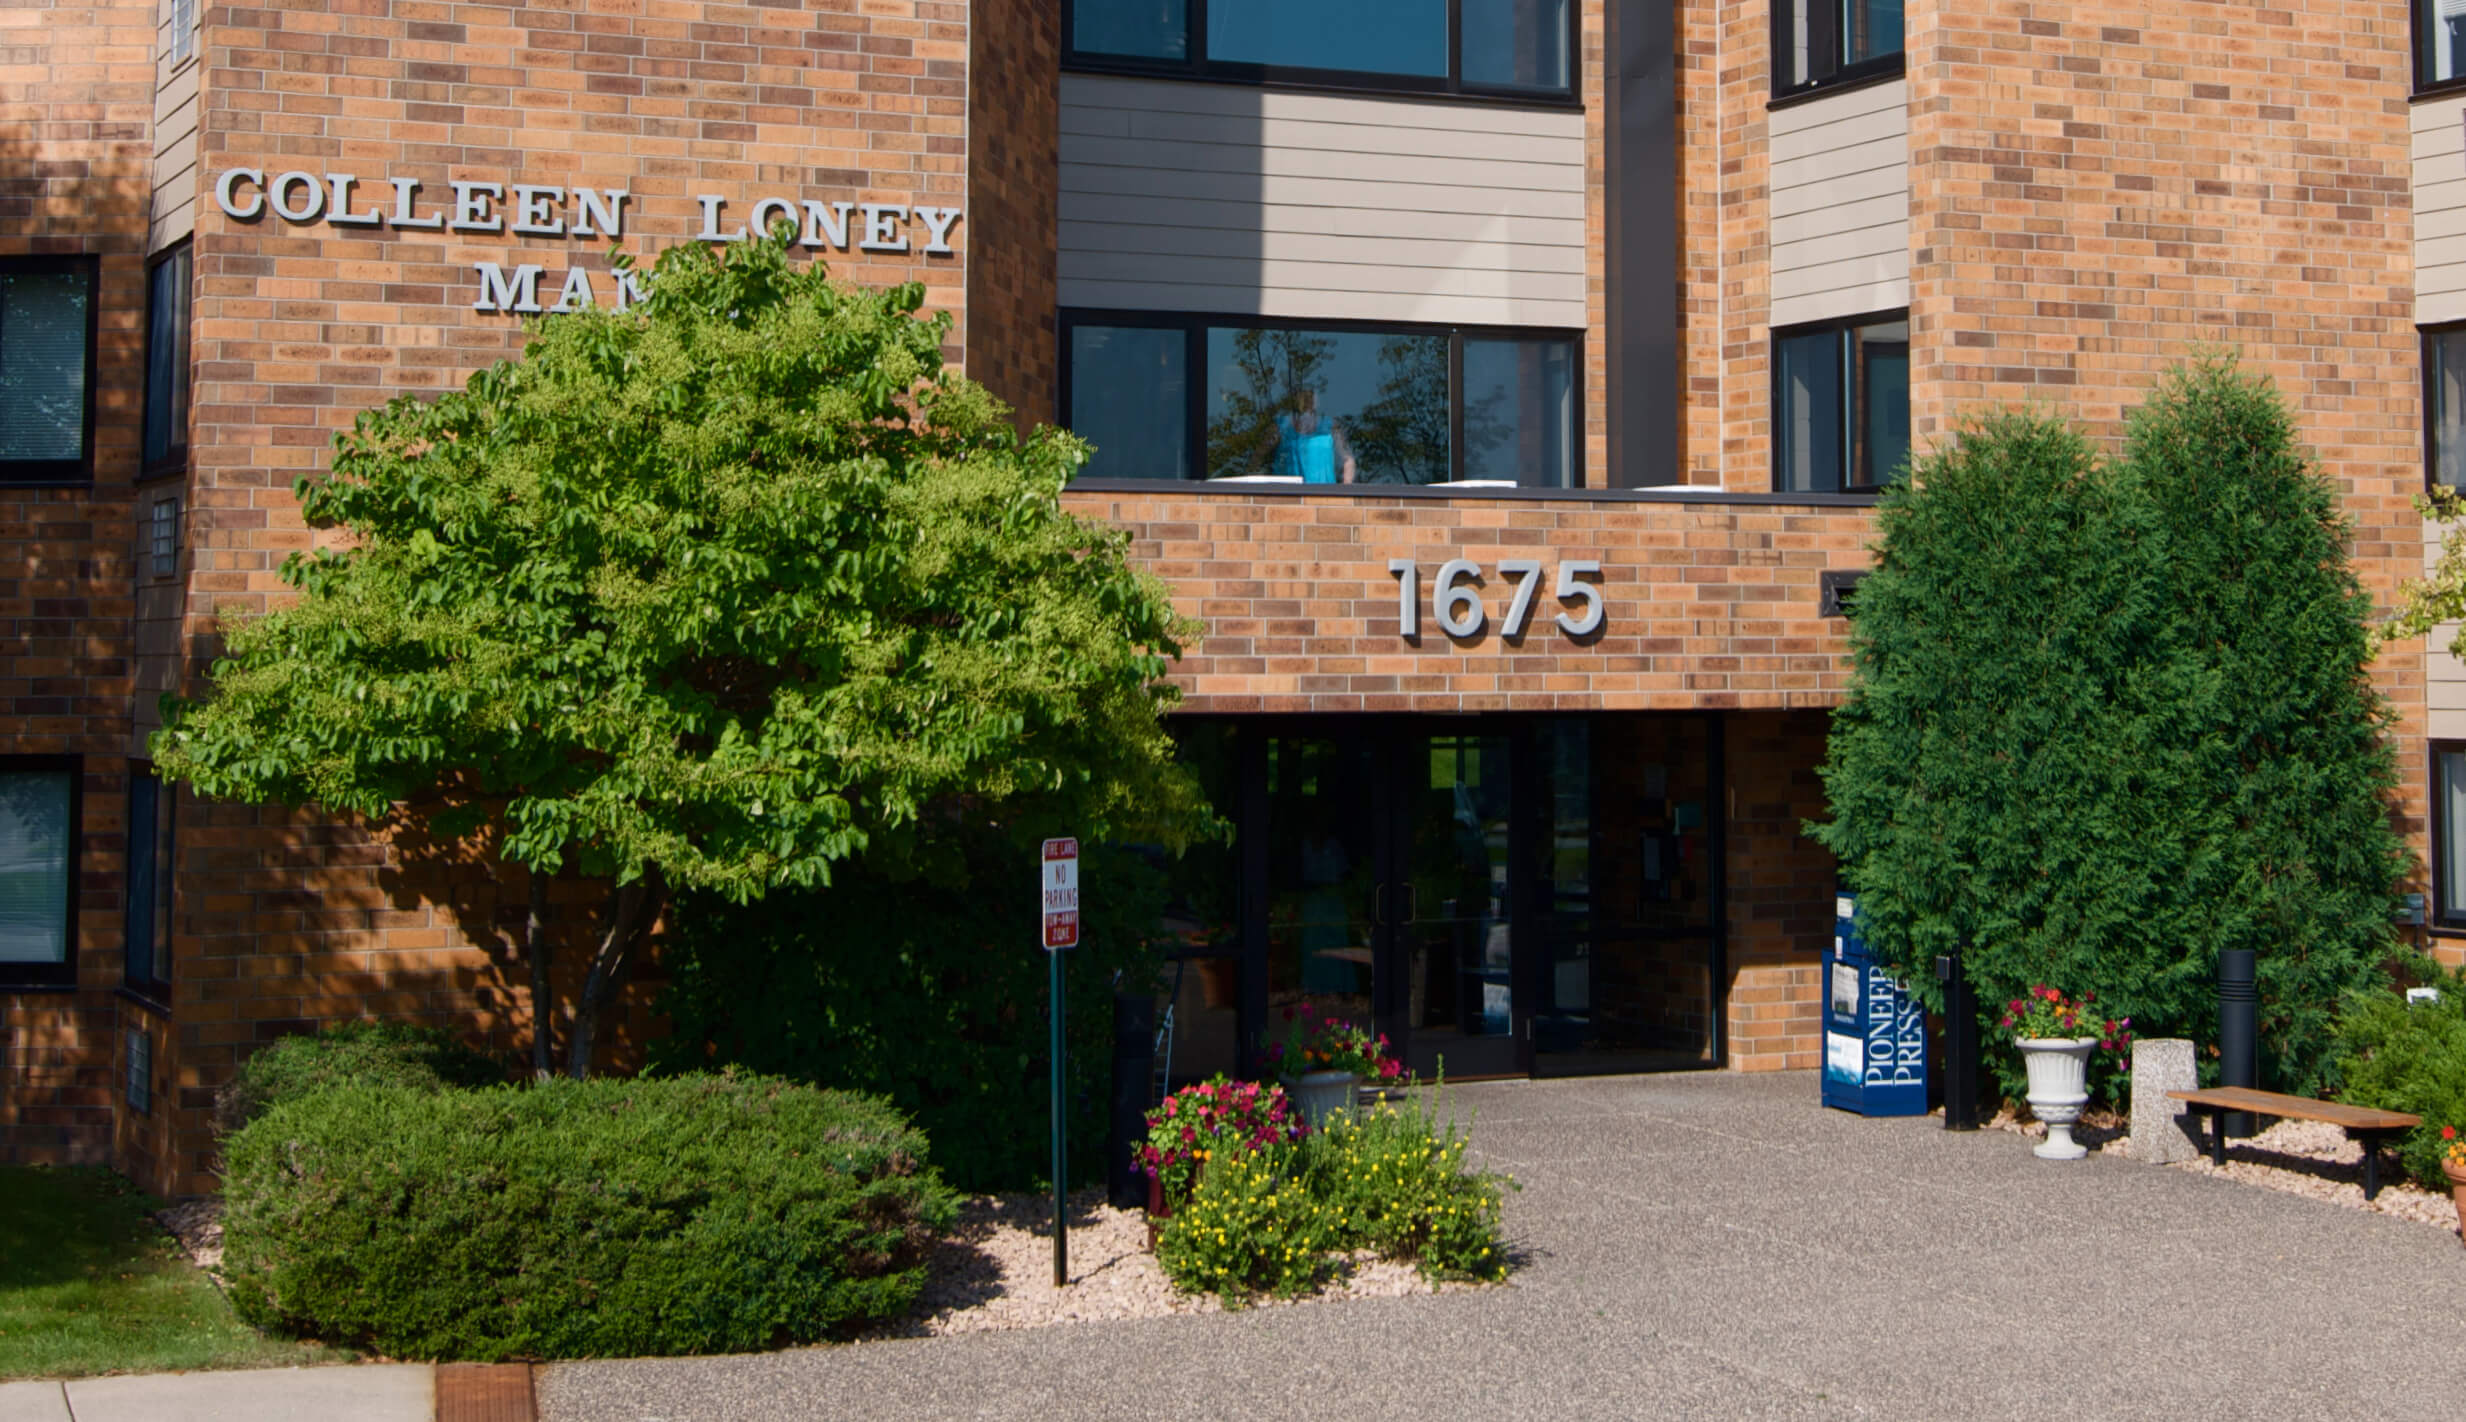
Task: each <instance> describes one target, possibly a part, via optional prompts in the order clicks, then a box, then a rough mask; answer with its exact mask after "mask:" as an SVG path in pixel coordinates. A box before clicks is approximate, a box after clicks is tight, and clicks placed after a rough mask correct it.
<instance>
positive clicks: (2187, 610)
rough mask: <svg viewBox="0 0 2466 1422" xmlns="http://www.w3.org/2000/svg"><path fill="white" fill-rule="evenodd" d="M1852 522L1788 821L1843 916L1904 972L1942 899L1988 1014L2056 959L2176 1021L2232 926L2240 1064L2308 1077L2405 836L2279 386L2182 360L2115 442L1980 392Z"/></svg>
mask: <svg viewBox="0 0 2466 1422" xmlns="http://www.w3.org/2000/svg"><path fill="white" fill-rule="evenodd" d="M1879 532H1880V540H1879V543H1878V546H1877V550H1876V552H1877V559H1876V567H1875V569H1874V571H1873V572H1872V573H1871V574H1870V575H1869V576H1868V577H1867V578H1866V579H1865V580H1864V581H1863V582H1862V583H1861V584H1860V585H1859V587H1858V591H1857V596H1856V600H1855V606H1854V610H1853V615H1852V618H1851V626H1850V635H1851V649H1852V657H1853V662H1854V670H1853V676H1852V683H1851V690H1850V694H1849V698H1848V700H1847V703H1846V704H1845V705H1844V706H1843V707H1842V708H1841V709H1840V710H1839V711H1838V712H1836V713H1835V715H1834V718H1833V728H1832V739H1831V746H1830V751H1829V755H1828V758H1827V762H1826V764H1825V767H1824V778H1825V785H1826V789H1827V792H1828V796H1829V799H1830V808H1831V816H1832V817H1831V819H1830V821H1829V822H1828V823H1824V824H1820V825H1812V826H1810V827H1809V829H1810V833H1812V834H1814V835H1815V837H1816V838H1817V839H1818V840H1820V841H1821V842H1822V843H1823V844H1824V845H1825V846H1826V847H1828V848H1830V849H1831V850H1832V851H1833V852H1834V854H1836V855H1837V856H1838V857H1839V859H1840V862H1841V870H1842V875H1843V877H1844V878H1845V879H1846V880H1847V881H1848V884H1849V886H1850V887H1851V888H1852V889H1853V890H1855V891H1856V892H1857V894H1858V896H1859V900H1858V906H1859V914H1860V916H1861V918H1862V920H1863V926H1864V930H1865V932H1866V935H1867V939H1868V942H1869V943H1870V944H1871V945H1872V946H1873V948H1874V949H1875V950H1876V952H1877V953H1878V954H1879V955H1880V956H1881V957H1882V958H1883V959H1884V961H1885V962H1887V963H1888V964H1890V965H1891V966H1892V967H1894V968H1895V969H1896V970H1897V971H1899V972H1900V973H1901V974H1903V975H1904V976H1905V978H1906V980H1907V981H1909V982H1910V983H1911V985H1912V986H1913V987H1914V988H1915V989H1916V990H1917V991H1918V992H1919V993H1920V994H1921V995H1922V996H1924V997H1926V998H1927V999H1928V1000H1929V1002H1930V1005H1932V1006H1937V1007H1940V1006H1941V997H1940V988H1939V986H1938V984H1937V981H1936V977H1935V973H1934V971H1933V960H1934V959H1935V957H1936V956H1937V955H1939V954H1943V953H1948V952H1950V951H1952V949H1953V947H1954V944H1955V942H1956V939H1957V938H1958V937H1959V936H1960V935H1962V934H1963V933H1966V934H1967V935H1968V936H1969V939H1970V947H1969V949H1968V953H1967V960H1966V961H1967V967H1968V974H1969V978H1970V980H1971V982H1972V984H1973V985H1974V986H1975V987H1976V989H1977V993H1978V998H1979V1002H1980V1004H1981V1006H1982V1008H1983V1009H1984V1013H1983V1014H1982V1015H1983V1016H1986V1017H1992V1016H1993V1015H1994V1014H1996V1013H2000V1012H2001V1011H2002V1010H2003V1004H2005V1003H2007V1002H2009V1001H2011V1000H2013V999H2015V998H2020V997H2022V996H2024V995H2025V993H2026V991H2027V989H2028V987H2029V985H2030V984H2033V983H2061V984H2064V985H2065V986H2066V987H2067V988H2068V989H2070V990H2072V991H2075V992H2094V993H2096V994H2097V1001H2098V1004H2099V1008H2100V1010H2101V1011H2102V1012H2103V1013H2106V1014H2108V1015H2111V1016H2114V1017H2119V1018H2120V1017H2129V1018H2131V1019H2132V1024H2133V1030H2134V1031H2135V1033H2136V1034H2138V1035H2140V1036H2143V1037H2170V1036H2172V1037H2189V1038H2192V1039H2194V1040H2196V1041H2201V1042H2212V1041H2214V1040H2215V1035H2216V1021H2217V1010H2216V996H2215V984H2216V967H2217V960H2218V953H2219V952H2220V950H2222V949H2228V948H2251V949H2255V950H2257V952H2258V955H2259V978H2260V992H2261V1022H2260V1027H2261V1032H2260V1041H2261V1051H2262V1064H2261V1065H2262V1078H2263V1084H2264V1085H2266V1086H2269V1087H2272V1088H2275V1089H2278V1090H2285V1091H2294V1092H2306V1093H2308V1092H2311V1091H2313V1090H2315V1089H2317V1088H2318V1087H2320V1086H2321V1085H2322V1084H2323V1082H2324V1081H2325V1080H2326V1079H2327V1074H2328V1072H2329V1069H2330V1066H2331V1054H2332V1042H2331V1034H2332V1025H2333V1024H2332V1016H2333V1013H2334V1010H2335V1007H2336V1004H2337V1003H2338V1002H2339V1001H2340V999H2341V998H2342V997H2344V996H2345V995H2346V994H2347V993H2348V992H2350V991H2352V990H2354V989H2356V988H2358V987H2360V986H2363V985H2366V984H2368V983H2369V982H2371V981H2373V980H2374V979H2375V978H2376V976H2377V974H2378V973H2379V970H2380V967H2381V964H2382V962H2383V960H2384V959H2385V958H2386V956H2387V955H2388V954H2390V953H2391V952H2392V951H2393V949H2394V943H2395V940H2394V936H2393V933H2392V927H2391V925H2392V918H2393V914H2394V912H2395V910H2396V908H2397V906H2398V899H2397V890H2398V887H2399V881H2400V879H2401V876H2402V874H2403V872H2404V870H2405V868H2406V865H2407V855H2406V852H2405V848H2404V844H2403V842H2402V841H2401V840H2400V838H2399V837H2398V835H2397V833H2396V831H2395V830H2394V829H2393V828H2392V826H2391V823H2390V818H2389V815H2390V809H2389V807H2390V798H2391V795H2392V792H2393V791H2394V789H2395V786H2396V783H2397V765H2396V760H2395V756H2394V753H2393V751H2392V749H2391V747H2390V744H2389V742H2388V740H2387V739H2386V736H2385V732H2386V731H2387V729H2388V727H2389V725H2390V721H2391V717H2390V711H2389V709H2388V707H2387V705H2386V704H2385V702H2383V701H2382V699H2381V698H2380V697H2379V696H2378V695H2377V693H2375V692H2374V690H2373V689H2372V686H2371V683H2370V680H2369V671H2370V663H2371V659H2372V655H2373V650H2374V645H2375V644H2374V639H2373V637H2372V634H2371V633H2370V631H2369V630H2368V627H2367V619H2368V618H2369V616H2370V614H2371V600H2370V597H2369V595H2368V594H2367V593H2366V592H2365V591H2364V589H2363V588H2362V586H2361V584H2360V583H2359V582H2358V581H2357V579H2356V577H2355V575H2354V573H2353V571H2352V570H2351V569H2350V568H2349V566H2348V563H2347V544H2348V540H2349V537H2350V530H2349V528H2348V526H2347V524H2346V522H2345V521H2344V520H2343V519H2342V518H2341V516H2340V515H2339V513H2338V511H2337V503H2336V495H2335V491H2334V490H2333V489H2332V488H2331V486H2330V484H2329V482H2328V480H2327V479H2326V478H2324V477H2323V476H2322V475H2321V473H2320V472H2319V471H2318V470H2317V469H2316V468H2315V467H2314V466H2313V465H2312V464H2311V463H2310V462H2309V461H2308V460H2307V459H2306V458H2305V456H2304V455H2303V453H2302V451H2301V450H2300V449H2299V448H2298V447H2297V444H2296V441H2295V430H2294V423H2293V419H2292V417H2291V416H2290V414H2289V413H2288V411H2287V408H2286V405H2285V403H2284V401H2283V400H2282V399H2281V398H2280V397H2279V396H2278V394H2277V392H2276V391H2275V389H2274V388H2273V387H2271V386H2270V385H2269V383H2268V382H2267V381H2266V380H2264V379H2261V378H2258V377H2255V376H2251V375H2247V374H2245V373H2244V372H2242V371H2241V370H2239V369H2238V368H2237V367H2236V366H2235V364H2234V363H2233V362H2232V361H2231V360H2225V359H2205V360H2202V361H2199V362H2196V363H2195V364H2194V365H2192V366H2191V367H2189V368H2187V369H2183V370H2179V371H2177V372H2176V373H2174V374H2173V375H2171V376H2169V377H2168V378H2167V379H2166V380H2165V381H2163V382H2162V383H2161V384H2160V386H2159V387H2158V389H2157V390H2156V391H2155V392H2154V393H2153V394H2152V396H2151V397H2150V399H2149V400H2148V401H2147V403H2146V404H2144V405H2143V406H2142V407H2141V408H2140V409H2138V410H2136V411H2134V412H2133V413H2132V415H2131V416H2130V419H2129V422H2128V430H2127V439H2126V442H2125V449H2124V451H2123V457H2122V458H2121V459H2120V460H2114V461H2109V460H2104V459H2101V458H2100V457H2099V455H2098V453H2097V452H2096V451H2095V450H2094V449H2093V448H2092V447H2091V445H2090V444H2089V442H2088V441H2087V440H2086V439H2085V438H2084V437H2083V436H2082V435H2081V434H2080V433H2079V432H2078V431H2076V430H2074V429H2072V428H2071V427H2069V426H2067V425H2066V424H2064V423H2063V422H2061V421H2060V420H2058V419H2056V418H2055V417H2053V416H2051V415H2048V414H2046V413H2044V412H2039V411H2023V412H2009V413H2001V414H1994V415H1990V416H1987V417H1985V418H1983V419H1981V420H1979V421H1978V422H1976V423H1974V424H1972V425H1971V426H1969V427H1968V428H1966V429H1965V430H1963V431H1962V432H1961V434H1960V435H1959V437H1958V438H1956V439H1954V440H1952V441H1950V442H1949V443H1947V444H1945V445H1944V446H1942V447H1941V448H1939V449H1937V450H1936V451H1935V452H1933V453H1932V454H1930V455H1929V456H1927V457H1926V458H1925V459H1924V460H1922V461H1921V462H1920V463H1919V465H1918V468H1917V471H1916V476H1915V478H1914V479H1913V480H1909V481H1904V482H1903V483H1901V484H1899V485H1897V486H1895V487H1894V488H1893V489H1892V490H1891V491H1890V492H1889V493H1887V494H1886V495H1885V497H1884V501H1883V511H1882V517H1881V520H1880V524H1879ZM1982 1025H1986V1026H1988V1028H1989V1030H1987V1031H1986V1032H1985V1033H1983V1034H1982V1037H1983V1039H1984V1040H1989V1041H1994V1040H1997V1038H1996V1034H1995V1033H1994V1032H1993V1031H1992V1030H1991V1023H1987V1024H1982ZM1999 1050H2001V1049H1999ZM2205 1060H2206V1058H2205ZM1997 1062H1998V1066H1999V1068H2000V1069H2001V1071H2002V1072H2003V1075H2004V1082H2005V1085H2006V1088H2007V1089H2008V1090H2012V1091H2014V1092H2015V1093H2016V1094H2017V1091H2018V1087H2019V1066H2018V1061H2017V1059H2016V1058H2014V1057H2013V1056H2012V1055H2011V1053H2010V1052H2009V1051H2008V1050H2003V1051H2002V1055H2001V1056H2000V1057H1999V1058H1998V1059H1997ZM2209 1070H2211V1071H2212V1072H2214V1067H2212V1068H2209Z"/></svg>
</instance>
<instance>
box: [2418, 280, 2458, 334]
mask: <svg viewBox="0 0 2466 1422" xmlns="http://www.w3.org/2000/svg"><path fill="white" fill-rule="evenodd" d="M2415 320H2416V322H2417V323H2419V324H2421V325H2425V326H2430V325H2435V324H2439V323H2443V322H2449V321H2466V286H2460V287H2457V288H2454V289H2452V290H2447V291H2425V290H2423V289H2422V286H2421V283H2417V285H2416V289H2415Z"/></svg>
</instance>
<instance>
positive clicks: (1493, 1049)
mask: <svg viewBox="0 0 2466 1422" xmlns="http://www.w3.org/2000/svg"><path fill="white" fill-rule="evenodd" d="M1175 731H1176V735H1177V736H1178V737H1179V739H1180V740H1181V742H1182V745H1183V748H1184V754H1185V756H1186V758H1187V760H1188V762H1189V763H1190V764H1191V765H1192V767H1193V768H1194V769H1195V770H1196V771H1197V772H1198V773H1199V775H1200V777H1201V779H1202V780H1203V781H1204V782H1205V783H1206V787H1207V790H1208V792H1209V794H1210V796H1211V798H1212V799H1213V800H1214V802H1215V804H1216V807H1217V809H1218V811H1219V813H1221V814H1223V815H1224V816H1225V818H1226V819H1228V820H1229V821H1231V822H1232V823H1233V825H1234V826H1235V830H1236V834H1235V839H1234V842H1233V843H1232V844H1230V845H1226V846H1221V847H1208V848H1202V849H1201V850H1198V851H1194V852H1193V854H1192V855H1190V856H1189V857H1188V858H1186V859H1184V860H1182V861H1180V862H1179V863H1178V864H1176V865H1175V866H1173V869H1172V873H1173V879H1174V893H1173V900H1172V907H1171V909H1169V910H1168V914H1167V922H1166V925H1165V927H1166V930H1167V932H1168V935H1169V936H1170V938H1171V939H1172V940H1173V942H1174V943H1175V945H1176V947H1175V949H1174V950H1173V951H1174V954H1175V956H1176V958H1177V959H1179V960H1180V961H1177V962H1176V963H1174V964H1171V965H1169V967H1168V971H1167V982H1168V988H1169V991H1170V992H1171V993H1172V996H1173V1001H1174V1003H1175V1007H1176V1011H1175V1019H1176V1020H1175V1026H1176V1031H1175V1045H1174V1054H1173V1061H1172V1074H1173V1076H1174V1077H1175V1078H1177V1079H1186V1078H1191V1077H1197V1076H1204V1075H1206V1074H1209V1073H1211V1072H1215V1071H1246V1070H1250V1069H1253V1068H1255V1066H1256V1064H1257V1060H1258V1053H1259V1050H1260V1048H1261V1047H1262V1045H1263V1044H1264V1043H1265V1042H1267V1041H1270V1040H1273V1039H1274V1037H1275V1036H1276V1035H1277V1034H1280V1033H1281V1032H1283V1031H1284V1030H1285V1029H1286V1023H1287V1021H1288V1018H1287V1014H1288V1013H1299V1012H1300V1011H1301V1010H1302V1009H1303V1008H1304V1007H1305V1006H1307V1007H1308V1008H1309V1009H1310V1011H1311V1012H1313V1013H1315V1014H1318V1015H1323V1016H1326V1015H1332V1016H1338V1017H1345V1018H1349V1019H1351V1020H1354V1021H1358V1022H1365V1023H1370V1024H1374V1025H1375V1026H1376V1027H1377V1029H1378V1030H1380V1031H1382V1032H1384V1033H1386V1034H1387V1036H1388V1038H1389V1040H1390V1042H1391V1044H1392V1045H1393V1047H1394V1049H1395V1051H1396V1053H1397V1055H1398V1056H1399V1057H1401V1058H1402V1059H1403V1061H1404V1063H1405V1065H1406V1066H1407V1067H1408V1068H1410V1069H1411V1070H1413V1071H1415V1072H1417V1073H1420V1074H1421V1075H1423V1076H1425V1077H1427V1076H1431V1075H1434V1074H1436V1073H1438V1072H1439V1071H1441V1070H1442V1069H1443V1070H1444V1071H1445V1073H1446V1075H1448V1076H1450V1077H1459V1078H1468V1077H1488V1076H1506V1075H1526V1074H1530V1075H1536V1076H1552V1075H1573V1074H1579V1073H1587V1072H1620V1071H1641V1070H1652V1069H1661V1068H1681V1067H1704V1066H1714V1065H1718V1064H1719V1062H1720V1060H1721V1041H1720V1022H1721V1011H1720V1006H1721V1005H1720V1002H1719V1001H1718V995H1717V988H1716V984H1718V983H1720V982H1721V981H1722V980H1723V971H1722V955H1723V927H1724V922H1723V915H1722V913H1721V911H1720V906H1721V903H1722V900H1723V893H1722V868H1721V866H1722V849H1723V844H1722V834H1723V794H1722V785H1721V778H1720V769H1719V767H1720V764H1721V723H1720V720H1719V719H1718V718H1717V717H1715V716H1710V715H1695V714H1680V715H1668V714H1646V713H1627V714H1617V713H1605V714H1588V715H1522V714H1518V715H1494V716H1262V717H1225V718H1216V717H1197V716H1191V717H1181V718H1177V719H1176V724H1175Z"/></svg>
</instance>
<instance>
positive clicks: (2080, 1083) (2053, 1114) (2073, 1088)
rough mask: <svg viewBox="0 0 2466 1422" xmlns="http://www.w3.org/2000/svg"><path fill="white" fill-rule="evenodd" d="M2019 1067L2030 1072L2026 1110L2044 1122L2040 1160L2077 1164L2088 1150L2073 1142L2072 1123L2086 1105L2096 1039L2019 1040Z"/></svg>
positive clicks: (2078, 1117) (2016, 1042) (2041, 1038)
mask: <svg viewBox="0 0 2466 1422" xmlns="http://www.w3.org/2000/svg"><path fill="white" fill-rule="evenodd" d="M2014 1045H2015V1046H2017V1047H2019V1048H2020V1049H2021V1065H2022V1066H2023V1067H2025V1068H2027V1069H2028V1071H2029V1109H2030V1110H2032V1111H2034V1112H2036V1113H2037V1115H2038V1119H2039V1120H2041V1121H2044V1122H2046V1140H2045V1141H2044V1142H2043V1143H2041V1144H2040V1145H2039V1147H2038V1151H2037V1154H2038V1158H2039V1159H2041V1160H2079V1159H2080V1158H2081V1157H2082V1156H2085V1155H2087V1154H2089V1148H2088V1147H2086V1146H2084V1145H2082V1144H2081V1143H2080V1142H2079V1141H2076V1140H2074V1139H2072V1123H2073V1122H2075V1121H2078V1120H2079V1119H2081V1108H2082V1107H2083V1106H2086V1105H2088V1104H2089V1054H2090V1052H2091V1051H2093V1050H2095V1049H2096V1047H2097V1045H2098V1039H2097V1038H2095V1037H2022V1038H2018V1039H2016V1040H2015V1042H2014Z"/></svg>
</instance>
